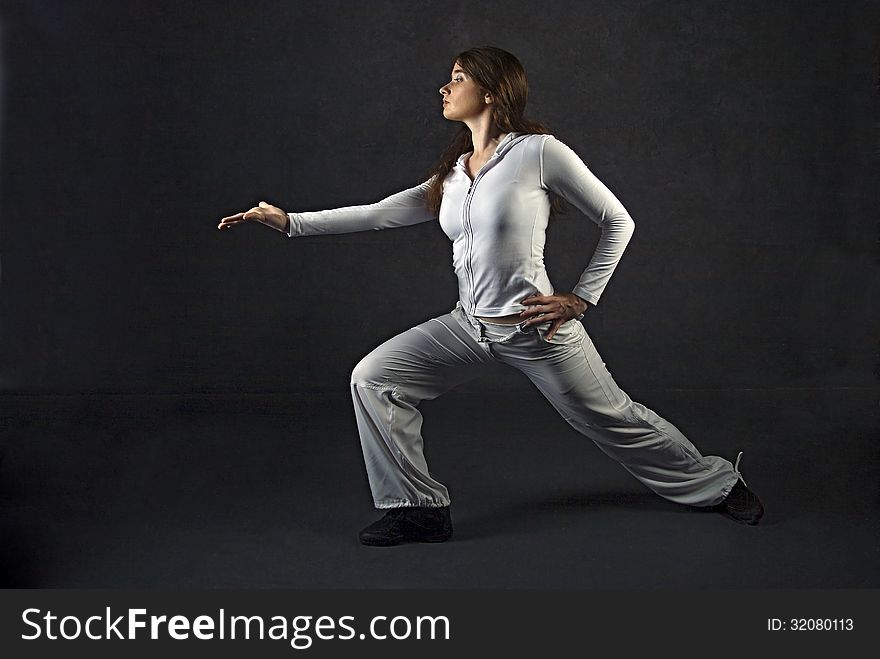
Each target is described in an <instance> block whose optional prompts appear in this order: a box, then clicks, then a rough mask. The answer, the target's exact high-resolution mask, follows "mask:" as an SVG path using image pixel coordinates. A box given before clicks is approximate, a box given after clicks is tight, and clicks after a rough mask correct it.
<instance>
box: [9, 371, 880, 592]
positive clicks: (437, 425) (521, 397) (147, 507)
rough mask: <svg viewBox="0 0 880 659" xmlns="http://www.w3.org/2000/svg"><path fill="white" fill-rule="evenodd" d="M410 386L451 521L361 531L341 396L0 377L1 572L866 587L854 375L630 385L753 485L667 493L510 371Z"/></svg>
mask: <svg viewBox="0 0 880 659" xmlns="http://www.w3.org/2000/svg"><path fill="white" fill-rule="evenodd" d="M483 389H484V390H490V391H489V393H482V394H480V395H475V393H474V390H471V391H467V392H451V393H449V394H447V395H445V396H443V397H442V398H440V399H437V400H434V401H427V402H425V403H423V405H422V411H423V413H424V415H425V424H424V427H423V431H424V435H425V440H426V446H427V457H428V460H429V464H430V465H431V470H432V475H434V476H435V477H436V478H438V479H439V480H441V481H443V482H444V483H446V484H447V486H448V487H449V489H450V492H451V495H452V498H453V507H452V515H453V522H454V526H455V535H454V537H453V540H452V541H450V542H448V543H444V544H438V545H406V546H400V547H395V548H372V547H363V546H360V545H359V544H358V542H357V531H358V530H359V529H360V528H361V527H362V526H364V525H365V524H367V523H369V522H370V521H372V520H373V519H375V518H377V517H378V515H377V513H376V511H375V510H374V509H373V508H372V504H371V499H370V496H369V490H368V487H367V483H366V476H365V472H364V468H363V462H362V458H361V453H360V447H359V444H358V438H357V434H356V432H355V426H354V417H353V414H352V412H351V408H350V400H349V399H348V393H347V390H343V391H341V392H340V394H339V395H338V396H335V395H334V396H329V395H323V396H306V395H304V394H302V393H299V394H290V395H280V394H272V395H259V394H249V395H244V394H242V395H212V396H210V395H205V396H194V395H188V396H178V395H151V396H135V395H75V396H24V395H4V396H0V534H2V536H0V585H2V586H3V587H6V588H24V587H27V588H101V587H108V588H123V587H126V588H154V587H156V588H158V587H191V588H200V587H201V588H258V589H262V588H297V589H298V588H320V589H324V588H481V589H483V588H490V589H494V588H552V589H569V588H578V589H627V588H638V589H667V588H706V589H714V588H722V589H740V588H771V589H775V588H877V587H880V563H878V553H880V543H878V540H880V533H878V531H880V516H878V512H880V481H878V478H877V467H878V465H880V461H878V457H880V441H878V440H880V438H878V432H877V430H878V427H880V424H878V406H877V399H876V393H875V392H873V391H870V390H854V389H835V390H824V391H819V390H807V389H800V390H799V389H772V390H747V391H692V390H675V391H643V392H638V391H630V392H628V393H630V395H631V396H632V397H633V398H634V399H635V400H638V401H640V402H643V403H644V404H646V405H648V406H649V407H651V408H652V409H654V410H655V411H657V412H658V413H660V414H661V415H663V416H665V417H666V418H667V419H669V420H670V421H672V422H673V423H675V424H676V425H677V426H678V427H679V428H680V429H681V430H682V431H683V432H685V434H687V435H688V436H689V438H690V439H691V440H692V441H693V442H694V443H695V444H696V445H697V446H698V447H699V448H700V450H701V451H702V452H703V453H704V454H716V455H722V456H724V457H726V458H728V459H730V460H733V459H734V458H735V457H736V454H737V452H738V451H740V450H742V451H743V452H744V456H743V460H742V463H741V464H740V470H741V471H742V473H743V476H744V477H745V479H746V480H747V482H748V484H749V485H750V486H751V487H752V489H753V490H754V491H756V492H757V493H758V494H759V496H760V497H761V498H762V500H763V501H764V504H765V507H766V509H767V514H766V516H765V518H764V520H763V522H762V523H761V524H760V525H759V526H757V527H747V526H741V525H738V524H735V523H734V522H732V521H730V520H728V519H726V518H724V517H722V516H721V515H718V514H717V513H707V512H704V511H696V510H693V509H690V508H686V507H682V506H678V505H676V504H673V503H670V502H667V501H665V500H663V499H661V498H659V497H658V496H656V495H654V494H653V493H651V492H650V491H648V490H647V489H645V488H644V486H642V485H641V484H640V483H639V482H638V481H636V480H635V479H634V478H632V477H631V476H630V475H629V474H628V473H627V472H626V471H624V470H623V469H622V468H621V467H620V466H618V465H617V464H615V463H614V462H613V461H611V460H610V459H609V458H608V457H606V456H605V455H604V454H603V453H601V452H600V451H599V450H598V449H597V448H596V447H595V446H594V445H593V444H592V443H591V442H590V441H589V440H586V439H585V438H583V437H581V436H580V435H578V434H577V433H576V432H575V431H574V430H572V429H571V428H569V427H568V426H567V425H566V424H565V423H564V422H563V421H562V420H561V419H560V418H559V417H558V416H557V415H556V413H555V412H554V411H553V410H552V409H551V408H550V407H549V405H548V404H547V403H546V402H545V401H544V400H543V399H542V398H541V397H540V395H539V394H537V393H536V392H534V391H532V390H531V389H529V388H527V387H523V388H521V389H514V390H513V391H510V392H506V393H504V394H503V395H501V394H499V393H498V392H494V393H493V392H491V387H488V386H484V387H483Z"/></svg>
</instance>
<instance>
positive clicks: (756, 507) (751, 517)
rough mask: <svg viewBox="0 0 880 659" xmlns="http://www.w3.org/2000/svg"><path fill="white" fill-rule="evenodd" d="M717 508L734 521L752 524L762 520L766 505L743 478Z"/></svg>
mask: <svg viewBox="0 0 880 659" xmlns="http://www.w3.org/2000/svg"><path fill="white" fill-rule="evenodd" d="M715 508H716V510H718V512H720V513H721V514H722V515H725V516H727V517H730V519H732V520H733V521H734V522H739V523H740V524H749V525H751V526H754V525H755V524H757V523H758V522H759V521H761V517H763V515H764V506H762V505H761V500H760V499H759V498H758V497H757V495H756V494H755V493H754V492H752V491H751V490H750V489H749V488H748V487H746V484H745V483H744V482H743V481H741V480H739V481H737V482H736V485H734V486H733V488H732V489H731V490H730V494H728V495H727V498H726V499H725V500H724V501H722V502H721V503H719V504H718V505H717V506H716V507H715Z"/></svg>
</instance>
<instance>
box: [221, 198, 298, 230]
mask: <svg viewBox="0 0 880 659" xmlns="http://www.w3.org/2000/svg"><path fill="white" fill-rule="evenodd" d="M288 221H289V218H288V217H287V213H285V212H284V211H283V210H281V209H280V208H278V206H273V205H272V204H267V203H266V202H265V201H261V202H260V203H259V205H258V206H254V207H253V208H251V209H250V210H249V211H245V212H244V213H236V214H235V215H230V216H229V217H224V218H223V219H222V220H220V224H218V225H217V228H218V229H231V228H232V227H234V226H235V225H236V224H241V223H242V222H259V223H261V224H265V225H266V226H267V227H272V228H273V229H275V230H276V231H281V232H283V233H287V222H288Z"/></svg>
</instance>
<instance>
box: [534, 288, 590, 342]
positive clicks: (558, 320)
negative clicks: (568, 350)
mask: <svg viewBox="0 0 880 659" xmlns="http://www.w3.org/2000/svg"><path fill="white" fill-rule="evenodd" d="M520 304H524V305H526V307H527V308H526V309H524V310H523V311H521V312H520V314H519V315H520V316H521V317H523V318H526V319H527V320H526V321H525V322H524V323H523V327H528V326H530V325H540V324H541V323H546V322H547V321H548V320H549V321H551V322H552V324H551V325H550V330H549V331H548V332H547V336H546V338H547V340H548V341H549V340H550V339H552V338H553V335H554V334H556V330H558V329H559V328H560V326H561V325H562V323H564V322H566V321H569V320H571V319H572V318H577V317H578V316H579V315H581V314H582V313H584V312H585V311H586V310H587V307H588V306H589V305H588V304H587V302H586V301H585V300H583V299H582V298H579V297H578V296H577V295H575V294H574V293H554V294H553V295H529V296H528V297H527V298H524V299H522V300H520Z"/></svg>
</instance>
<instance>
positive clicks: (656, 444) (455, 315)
mask: <svg viewBox="0 0 880 659" xmlns="http://www.w3.org/2000/svg"><path fill="white" fill-rule="evenodd" d="M549 326H550V325H549V322H548V323H545V324H543V325H538V326H537V327H534V326H533V327H529V328H525V330H524V331H521V330H520V328H519V327H518V326H516V325H501V324H497V323H488V322H485V321H481V320H478V319H476V318H474V317H472V316H470V315H468V314H467V313H465V311H464V309H463V308H462V307H461V304H460V303H459V304H458V305H456V308H455V309H454V310H453V311H452V312H451V313H448V314H445V315H443V316H440V317H438V318H432V319H431V320H428V321H426V322H424V323H422V324H421V325H418V326H416V327H413V328H412V329H409V330H407V331H405V332H403V333H401V334H398V335H397V336H395V337H393V338H391V339H389V340H388V341H386V342H385V343H383V344H382V345H380V346H379V347H378V348H376V349H375V350H373V351H372V352H371V353H370V354H368V355H367V356H366V357H364V358H363V359H362V360H361V361H360V362H359V363H358V365H357V366H355V368H354V371H353V372H352V376H351V392H352V398H353V400H354V409H355V416H356V417H357V425H358V430H359V432H360V438H361V446H362V448H363V451H364V460H365V462H366V467H367V477H368V478H369V482H370V489H371V491H372V493H373V501H374V503H375V505H376V507H377V508H394V507H398V506H447V505H449V492H448V491H447V489H446V487H445V486H444V485H443V484H442V483H439V482H438V481H436V480H434V479H433V478H431V475H430V473H429V472H428V465H427V463H426V462H425V457H424V450H423V444H422V435H421V426H422V415H421V414H420V413H419V411H418V405H419V403H420V402H421V401H423V400H426V399H428V400H430V399H433V398H436V397H437V396H439V395H440V394H442V393H444V392H446V391H448V390H449V389H451V388H453V387H455V386H457V385H459V384H462V383H463V382H465V381H467V380H470V379H472V378H474V377H476V376H477V375H479V374H480V372H481V370H482V367H484V366H485V365H487V364H490V363H492V362H501V363H503V364H507V365H508V366H512V367H513V368H515V369H517V370H519V371H521V372H523V373H524V374H525V375H526V376H527V377H528V378H529V379H530V380H531V381H532V382H533V383H534V384H535V386H536V387H538V389H539V390H540V391H541V393H542V394H544V396H545V397H546V398H547V400H549V401H550V403H551V404H552V405H553V407H555V408H556V410H557V411H558V412H559V413H560V414H561V415H562V418H564V419H565V420H566V421H568V423H569V424H571V426H572V427H573V428H574V429H575V430H577V431H578V432H580V433H581V434H583V435H585V436H587V437H589V438H590V439H591V440H593V441H594V442H595V443H596V445H597V446H598V447H599V448H600V449H601V450H602V451H603V452H605V453H606V454H607V455H609V456H611V457H612V458H614V459H615V460H617V461H618V462H619V463H620V464H621V465H623V467H624V468H626V469H627V470H628V471H629V472H630V473H631V474H632V475H633V476H635V477H636V478H637V479H639V480H640V481H641V482H642V483H644V484H645V485H646V486H647V487H648V488H650V489H651V490H653V491H654V492H656V493H657V494H659V495H660V496H662V497H665V498H666V499H669V500H670V501H675V502H677V503H682V504H688V505H692V506H711V505H714V504H716V503H719V502H721V501H722V500H723V499H724V497H726V496H727V494H728V493H729V492H730V489H731V488H732V487H733V485H734V484H735V483H736V481H737V479H738V478H739V474H738V472H737V471H735V470H734V467H733V465H732V464H731V463H730V462H729V461H727V460H725V459H724V458H720V457H717V456H703V455H701V454H700V452H699V451H698V450H697V449H696V447H695V446H694V445H693V444H692V443H691V442H690V441H689V440H688V439H687V438H686V437H685V436H684V435H683V434H682V433H681V432H680V431H679V430H678V429H677V428H676V427H675V426H673V425H672V424H671V423H669V422H668V421H666V420H665V419H663V418H662V417H660V416H659V415H657V414H656V413H654V412H653V411H652V410H650V409H648V408H647V407H645V406H644V405H642V404H641V403H636V402H634V401H633V400H632V399H630V397H629V396H627V395H626V393H624V392H623V391H622V390H621V389H620V387H618V386H617V384H616V383H615V382H614V379H613V378H612V377H611V374H610V373H609V372H608V370H607V369H606V368H605V363H604V362H603V361H602V359H601V358H600V357H599V353H598V352H596V348H595V347H594V346H593V342H592V340H591V339H590V337H589V335H588V334H587V331H586V330H585V329H584V326H583V325H582V324H581V323H580V322H579V321H576V320H570V321H568V322H567V323H565V324H563V325H562V326H561V327H560V328H559V331H558V332H557V333H556V334H555V335H554V336H553V338H552V339H551V340H550V341H549V342H548V341H547V340H546V339H545V338H544V336H545V334H546V332H547V330H548V329H549Z"/></svg>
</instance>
